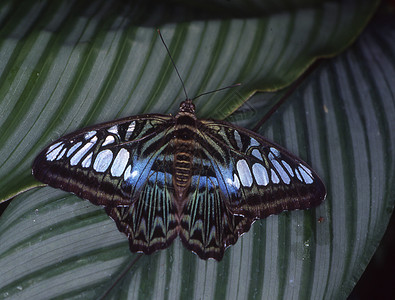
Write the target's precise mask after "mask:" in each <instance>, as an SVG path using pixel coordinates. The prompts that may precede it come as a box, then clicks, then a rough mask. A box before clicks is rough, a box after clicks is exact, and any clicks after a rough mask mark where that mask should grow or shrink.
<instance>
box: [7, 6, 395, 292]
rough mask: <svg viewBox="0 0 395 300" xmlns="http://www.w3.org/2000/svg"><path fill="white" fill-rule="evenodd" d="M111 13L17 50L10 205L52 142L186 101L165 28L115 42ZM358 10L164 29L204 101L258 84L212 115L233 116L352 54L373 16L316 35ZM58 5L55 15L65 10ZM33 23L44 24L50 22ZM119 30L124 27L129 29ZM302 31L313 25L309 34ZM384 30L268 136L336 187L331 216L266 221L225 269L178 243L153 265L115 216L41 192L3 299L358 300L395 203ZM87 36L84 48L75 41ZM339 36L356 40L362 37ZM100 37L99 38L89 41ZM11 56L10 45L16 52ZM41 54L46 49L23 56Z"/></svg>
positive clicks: (321, 79)
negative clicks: (349, 299)
mask: <svg viewBox="0 0 395 300" xmlns="http://www.w3.org/2000/svg"><path fill="white" fill-rule="evenodd" d="M40 3H42V2H40ZM93 3H98V2H93ZM104 3H105V2H103V3H102V4H103V7H101V6H100V5H98V6H96V10H97V11H98V12H101V15H100V14H99V13H97V11H96V13H97V14H94V13H93V14H92V15H89V17H87V15H85V18H86V20H85V21H86V22H85V23H84V22H83V21H84V18H83V17H75V18H74V19H73V18H72V17H70V15H69V14H70V11H73V12H74V11H75V10H71V9H69V10H67V9H66V8H67V7H66V8H62V10H60V9H58V13H59V14H60V16H63V19H67V17H68V18H71V19H72V20H69V19H68V22H67V25H68V26H65V25H64V26H65V27H62V30H59V33H58V32H56V31H55V34H52V33H51V34H50V33H48V35H49V36H50V37H49V39H52V40H53V41H55V42H56V43H50V44H49V43H44V42H43V39H44V40H45V34H44V33H43V32H42V31H38V32H34V30H33V31H32V32H31V33H29V34H27V35H26V36H25V37H24V38H23V39H21V41H20V42H19V43H20V45H19V48H20V49H19V51H17V53H14V52H12V51H11V50H9V51H8V52H7V51H3V53H4V54H3V55H6V54H9V57H10V61H9V63H8V71H9V73H4V74H6V75H7V76H9V77H7V76H6V75H3V76H4V77H3V79H4V78H5V79H7V78H9V79H8V81H4V80H3V81H1V82H2V83H4V82H6V83H4V84H3V86H2V88H1V87H0V92H1V93H2V94H1V95H5V96H4V97H3V98H2V100H1V101H2V102H1V103H0V107H1V108H2V110H1V111H0V113H2V116H1V118H0V122H2V123H1V125H2V127H1V133H2V134H1V136H0V139H1V142H2V143H1V144H0V145H1V146H0V147H1V148H0V154H2V155H0V159H2V161H1V169H0V173H1V178H2V179H1V183H0V184H1V189H0V191H1V193H2V195H3V198H4V197H7V196H8V195H13V194H15V193H18V192H21V191H22V190H24V189H26V188H28V187H29V185H34V184H35V183H34V182H33V181H32V179H31V176H30V175H28V174H29V172H30V164H31V161H32V159H33V158H34V155H35V154H36V153H37V152H38V151H39V150H40V149H41V148H42V147H43V146H44V145H45V144H47V143H48V142H49V141H50V140H51V139H53V138H56V137H59V136H60V135H62V134H63V133H65V132H69V131H71V130H73V129H75V128H78V127H81V126H83V125H87V124H93V123H95V122H98V121H105V120H108V119H111V118H114V117H117V116H125V115H128V114H135V113H140V112H143V111H144V112H168V111H172V112H175V111H176V106H177V105H178V102H179V100H177V99H182V98H183V96H182V90H181V87H180V84H179V81H178V80H177V77H176V75H175V74H174V70H173V69H172V67H171V65H169V64H168V59H167V58H166V54H165V53H164V51H163V46H162V45H161V44H160V43H159V41H158V39H157V37H156V36H155V32H154V30H153V28H152V27H150V26H146V27H139V26H137V25H134V26H131V25H130V26H129V25H128V26H126V25H125V24H123V25H124V26H119V27H116V26H112V29H113V31H109V30H108V27H109V26H107V27H105V26H104V25H102V26H101V27H100V25H97V26H98V27H99V28H98V27H96V26H94V25H95V24H100V22H98V21H97V20H96V22H94V21H95V17H96V18H97V15H99V16H101V17H102V18H104V17H103V15H105V14H106V12H107V11H108V10H110V9H109V7H108V6H107V7H106V6H104ZM350 3H351V4H352V2H347V5H345V6H341V5H340V4H336V3H332V2H331V3H328V4H326V5H323V6H320V7H319V8H314V7H310V8H309V9H306V8H303V9H299V10H292V11H291V12H282V13H281V14H280V13H278V12H277V13H276V14H273V15H268V16H266V17H265V18H262V19H250V18H246V19H243V20H240V19H237V20H232V19H228V20H225V21H222V20H216V21H213V20H210V19H208V20H207V19H205V21H196V20H192V21H190V22H184V23H182V24H177V25H176V26H175V25H172V24H170V25H163V27H162V26H161V28H162V32H163V33H164V35H165V38H166V40H167V41H168V43H169V45H170V48H171V51H172V53H173V55H174V57H175V60H176V62H177V65H178V66H179V68H180V71H181V73H182V74H183V76H184V79H185V81H186V83H187V87H188V91H189V93H192V95H195V94H198V93H199V92H202V91H206V90H210V89H213V88H216V87H220V86H223V85H226V84H229V83H233V82H238V81H242V82H243V83H244V85H243V89H241V90H238V91H237V93H235V91H229V93H227V94H225V95H222V94H221V95H218V94H216V95H213V96H212V97H210V98H204V100H203V99H199V100H198V110H199V115H200V116H202V117H207V116H216V115H217V116H218V115H219V116H221V117H225V116H227V115H228V113H229V112H231V111H233V110H234V109H235V107H237V106H238V105H239V104H240V103H241V102H243V101H244V100H245V99H246V97H247V96H248V95H250V94H252V92H253V91H254V90H256V89H265V90H275V89H277V88H279V87H281V86H284V85H287V84H289V83H291V82H292V81H293V80H294V79H295V78H296V77H297V76H298V75H299V74H300V73H301V72H302V71H303V70H304V69H306V67H307V66H308V65H309V64H310V63H311V62H312V61H313V60H314V59H315V58H317V57H320V56H327V55H330V54H334V53H336V52H338V51H340V50H341V49H343V48H344V47H345V46H346V45H347V44H348V43H349V42H350V41H351V40H352V39H353V38H354V37H355V36H356V34H357V32H359V31H360V30H361V28H362V25H363V24H364V23H365V22H366V20H367V16H369V14H364V13H363V12H366V11H369V9H368V7H369V5H368V4H365V5H366V6H365V7H364V6H363V5H361V6H360V7H356V8H355V10H354V14H352V12H353V11H352V10H351V11H349V13H350V15H349V18H350V19H348V17H347V18H346V17H344V18H341V17H338V18H337V21H336V26H333V27H332V28H337V29H334V31H333V32H332V31H330V33H328V34H327V35H326V34H322V31H320V30H318V29H316V28H317V26H319V25H320V24H324V23H325V22H323V20H324V19H325V18H323V16H325V15H326V14H328V11H327V9H328V7H329V8H330V12H331V13H332V15H331V16H332V17H333V16H334V14H333V13H335V12H338V16H341V15H342V13H341V12H342V9H344V8H347V9H350V7H351V6H350ZM336 5H338V6H337V7H338V9H335V7H336ZM43 6H45V5H43ZM47 6H49V7H50V8H51V10H52V11H53V10H54V8H53V7H52V6H55V5H54V4H51V5H49V4H47ZM373 6H374V5H371V6H370V9H371V10H372V8H373ZM90 8H91V9H90V10H87V11H90V12H92V11H95V10H94V8H95V6H90ZM46 9H47V10H49V8H48V7H47V8H46ZM63 10H64V12H63ZM30 11H32V14H33V13H34V12H36V14H37V15H40V13H39V12H40V10H39V9H36V10H34V9H32V8H30ZM37 11H38V12H37ZM77 11H78V10H77ZM110 11H111V10H110ZM117 11H118V10H117ZM119 11H121V10H119ZM62 13H63V14H62ZM136 14H137V13H136ZM25 15H30V13H29V14H27V13H26V14H22V16H25ZM125 15H126V13H125ZM158 15H159V13H157V14H156V15H155V14H154V13H153V17H152V18H153V19H155V18H156V17H158ZM78 16H81V14H80V15H78ZM295 16H299V17H298V18H297V19H298V20H299V21H298V22H296V20H295ZM309 18H310V19H309ZM32 19H33V20H34V16H31V17H30V18H25V17H23V18H22V20H24V21H25V22H26V20H30V21H31V20H32ZM48 19H50V18H48ZM57 19H62V18H57ZM125 19H127V18H125ZM159 19H160V18H159ZM334 19H336V18H334ZM343 19H347V21H344V23H342V22H341V21H342V20H343ZM92 20H93V21H92ZM105 20H107V25H108V24H122V20H123V19H122V17H121V16H119V17H113V19H112V21H113V23H111V22H110V21H108V20H109V19H107V18H105ZM287 20H288V21H289V20H292V22H290V23H289V24H288V25H287V26H273V27H269V28H271V30H272V31H270V30H264V31H262V24H266V25H267V24H280V25H284V24H286V23H287V22H286V21H287ZM350 20H353V21H352V22H351V21H350ZM89 21H90V22H93V23H95V24H90V25H86V26H85V27H83V29H81V28H80V26H81V25H80V26H78V25H76V24H75V22H81V23H82V24H87V23H89ZM32 22H33V21H32ZM42 22H43V23H44V24H47V23H45V22H50V21H49V20H46V21H42ZM117 22H118V23H117ZM124 22H125V23H126V24H128V22H127V21H125V20H124ZM156 22H157V23H158V22H159V21H156ZM273 22H274V23H273ZM284 22H285V23H284ZM328 22H329V24H332V25H334V23H331V22H330V21H329V19H328ZM154 23H155V22H154ZM299 23H303V24H305V26H307V27H305V28H303V29H300V28H299V29H298V26H300V24H299ZM350 23H352V24H353V26H349V27H348V26H347V25H349V24H350ZM306 24H307V25H306ZM308 24H310V27H309V26H308ZM317 24H318V25H317ZM325 24H327V23H325ZM357 24H359V25H357ZM327 25H328V24H327ZM327 25H326V26H325V28H328V27H327ZM13 26H14V27H15V26H16V25H15V24H14V25H13ZM41 26H42V24H41ZM52 26H55V25H52ZM103 27H104V28H103ZM114 27H115V29H114ZM377 27H378V26H377V25H374V27H373V29H371V30H370V31H368V32H366V33H365V34H364V35H363V37H362V38H361V39H360V41H359V42H358V43H357V44H356V45H355V46H354V47H353V48H352V49H350V50H348V51H347V52H346V53H344V54H342V55H341V56H340V57H339V58H337V59H334V60H332V61H330V62H328V63H324V64H323V65H322V66H321V67H320V68H319V69H318V70H316V72H314V73H313V74H312V75H310V76H309V77H308V80H307V82H306V83H305V84H304V85H303V86H301V87H299V89H298V90H297V91H296V92H295V93H293V94H292V96H291V97H290V98H289V99H288V101H287V103H286V104H285V105H283V106H282V107H281V108H280V109H279V110H278V111H277V113H276V114H275V115H274V116H273V117H272V118H271V119H270V120H269V121H268V122H266V123H265V125H264V128H263V129H262V131H261V133H262V134H264V135H265V136H267V137H269V138H271V139H273V140H275V141H276V142H278V143H280V144H282V145H284V146H286V147H287V148H288V149H290V150H291V151H292V152H294V153H295V154H298V155H300V156H301V157H302V158H303V159H305V160H306V161H308V162H309V163H310V164H311V165H312V166H313V167H314V168H315V169H316V170H317V171H318V173H319V174H321V175H322V178H323V179H324V181H325V182H326V185H327V188H328V199H327V201H326V202H325V204H323V205H321V206H320V207H318V208H317V209H314V210H310V211H295V212H290V213H284V214H282V215H279V216H272V217H269V218H267V219H265V220H261V221H258V222H256V223H255V225H253V228H252V230H251V231H250V232H249V233H247V234H245V235H244V236H243V237H242V238H241V239H240V241H239V242H238V243H237V244H236V245H235V246H233V247H231V248H230V249H229V250H227V252H226V254H225V257H224V260H223V261H221V262H220V263H217V262H215V261H202V260H200V259H198V258H197V257H196V256H194V255H193V254H191V253H190V252H188V251H186V250H185V249H184V248H183V247H182V245H181V243H179V242H178V241H176V242H175V243H174V244H173V245H172V246H171V247H170V248H169V249H167V250H164V251H160V252H158V253H155V254H153V255H150V256H140V255H139V254H131V253H130V252H129V250H128V243H127V241H126V239H125V237H124V236H123V235H122V234H121V233H119V232H118V231H117V229H116V226H115V224H114V223H113V222H112V221H111V220H110V219H108V218H107V216H106V215H105V214H104V213H103V211H102V209H101V208H99V207H95V206H93V205H91V204H90V203H89V202H87V201H83V200H81V199H79V198H76V197H74V196H72V195H70V194H67V193H64V192H61V191H58V190H54V189H52V188H48V187H46V188H41V189H35V190H33V191H29V192H25V193H23V194H22V195H20V196H18V197H17V198H15V199H14V200H13V201H12V203H11V204H10V206H9V207H8V209H7V210H6V212H5V213H4V215H3V216H1V218H0V276H1V280H0V297H5V296H9V297H14V298H19V299H22V298H53V297H63V298H77V297H78V298H81V297H82V298H97V297H101V296H103V295H106V296H108V297H112V298H114V299H120V298H138V297H139V298H147V297H150V298H154V297H155V298H170V299H174V298H181V299H184V298H187V297H188V298H207V299H209V298H214V297H216V298H226V299H244V298H261V299H289V298H293V299H309V298H310V299H336V298H337V299H341V298H345V297H346V295H347V294H348V293H349V292H350V290H351V289H352V287H353V285H354V283H355V282H356V280H357V279H358V277H359V276H360V274H361V272H362V271H363V269H364V267H365V266H366V264H367V262H368V260H369V259H370V257H371V255H372V253H373V251H374V249H375V247H376V246H377V244H378V241H379V240H380V238H381V236H382V234H383V232H384V229H385V227H386V224H387V222H388V218H389V214H390V213H391V210H392V206H393V199H394V187H393V186H392V181H393V178H394V170H395V168H394V153H393V152H394V149H395V147H394V141H395V138H394V132H395V131H394V129H395V128H394V124H393V123H394V122H392V123H391V120H392V119H393V115H394V112H395V108H394V105H395V104H394V102H395V101H394V96H393V95H394V87H393V86H392V85H391V84H390V82H389V81H387V80H386V78H393V74H394V73H395V72H394V66H393V64H391V63H390V62H392V61H394V59H393V53H394V52H395V51H394V50H395V43H394V41H393V39H390V38H389V36H391V35H392V36H393V35H394V32H395V28H386V27H378V28H377ZM21 28H23V27H21ZM237 28H238V30H236V29H237ZM308 28H311V29H312V28H315V29H314V30H312V31H311V32H310V31H308V30H307V29H308ZM318 28H319V27H318ZM329 28H331V27H330V26H329ZM20 30H23V29H20ZM78 30H80V31H78ZM273 31H274V33H273ZM76 32H78V33H81V32H82V33H83V34H82V35H80V37H79V38H76V40H72V39H71V38H70V39H67V37H72V36H74V35H77V36H78V34H76ZM306 32H309V34H306ZM336 32H342V35H345V33H344V32H346V33H347V32H348V33H347V34H348V39H347V38H344V37H343V40H342V39H341V38H340V37H339V34H340V33H338V34H336ZM89 33H91V34H92V35H91V37H90V38H86V37H85V38H81V36H83V35H84V34H85V35H87V34H89ZM347 34H346V35H347ZM23 36H24V35H23ZM130 36H132V38H130ZM274 37H275V38H274ZM339 40H340V41H339ZM12 41H13V40H12V39H11V42H12ZM328 41H329V42H328ZM8 42H10V40H7V39H6V40H5V41H4V43H3V45H8V47H11V46H10V45H9V44H8ZM88 42H89V43H88ZM25 43H28V44H25ZM29 43H30V44H29ZM85 43H86V44H85ZM22 45H23V46H22ZM26 45H30V46H29V47H30V48H29V47H28V46H26ZM31 45H33V46H31ZM34 45H36V47H37V48H38V49H41V48H40V46H41V47H43V50H42V51H37V50H36V51H33V50H32V51H27V50H23V48H26V49H28V50H30V49H35V48H34ZM43 45H44V46H43ZM48 45H52V46H48ZM48 47H50V49H48ZM51 47H52V48H51ZM16 48H18V47H17V46H16V47H15V48H12V47H11V48H7V49H16ZM3 49H4V48H3ZM279 49H280V50H279ZM287 49H289V50H287ZM298 49H299V50H298ZM0 50H1V49H0ZM291 50H293V51H291ZM302 50H303V51H302ZM14 51H15V50H14ZM24 51H25V52H26V53H23V52H24ZM22 54H23V55H22ZM29 55H30V56H29ZM276 57H277V59H276ZM18 58H19V59H18ZM296 58H297V59H296ZM35 59H36V60H35ZM31 60H33V62H35V63H34V64H33V66H35V67H31V66H32V64H29V63H28V62H31ZM13 64H15V65H14V67H13V68H15V71H14V72H10V71H11V70H13V68H12V66H13ZM37 66H38V67H37ZM5 69H6V68H5ZM220 69H222V71H221V70H220ZM32 70H33V71H39V72H38V73H39V74H38V75H39V76H38V77H34V76H33V75H35V73H33V71H32ZM136 70H137V71H136ZM223 70H225V71H223ZM18 74H19V75H18ZM26 74H27V75H26ZM185 74H186V75H185ZM391 76H392V77H391ZM41 78H43V79H41ZM15 80H16V81H15ZM18 84H19V85H18ZM4 85H7V86H4ZM171 87H174V88H173V89H172V88H171ZM281 94H283V92H280V93H272V94H264V95H262V97H261V95H258V96H256V97H254V98H253V99H251V100H250V101H248V102H247V105H246V106H244V107H243V109H244V108H247V110H245V109H244V110H239V111H238V112H237V113H235V114H233V115H232V117H233V119H238V120H239V119H241V120H239V121H238V122H239V123H240V124H243V125H244V126H247V127H252V126H253V125H254V124H255V123H256V121H257V120H259V118H261V117H262V106H264V105H265V104H266V103H267V101H268V100H267V99H270V100H271V101H274V100H275V99H276V98H278V96H279V95H281ZM13 95H14V98H13V97H12V96H13ZM7 96H8V97H7ZM26 99H28V100H26ZM142 99H146V100H144V101H143V100H142ZM170 99H171V101H170ZM3 108H4V110H3ZM12 116H13V117H14V118H13V117H12ZM3 117H4V118H3ZM31 118H33V120H34V121H32V120H31ZM391 118H392V119H391ZM18 120H19V121H18ZM21 120H25V122H21ZM3 121H4V122H3ZM21 133H23V134H21ZM8 153H10V154H8ZM357 179H358V180H357ZM124 271H125V273H123V272H124Z"/></svg>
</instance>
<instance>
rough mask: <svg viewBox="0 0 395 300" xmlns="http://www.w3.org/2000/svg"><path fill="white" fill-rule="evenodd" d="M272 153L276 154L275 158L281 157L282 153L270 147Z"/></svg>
mask: <svg viewBox="0 0 395 300" xmlns="http://www.w3.org/2000/svg"><path fill="white" fill-rule="evenodd" d="M270 151H271V152H272V153H273V154H274V156H275V157H280V151H278V150H277V149H276V148H273V147H270Z"/></svg>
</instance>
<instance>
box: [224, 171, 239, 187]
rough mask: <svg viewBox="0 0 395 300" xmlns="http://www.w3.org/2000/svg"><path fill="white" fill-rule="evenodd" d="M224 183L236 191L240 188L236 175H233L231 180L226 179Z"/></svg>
mask: <svg viewBox="0 0 395 300" xmlns="http://www.w3.org/2000/svg"><path fill="white" fill-rule="evenodd" d="M226 183H227V184H228V185H230V186H232V187H234V188H236V189H237V190H238V189H239V188H240V181H239V178H238V177H237V175H236V174H233V180H232V178H226Z"/></svg>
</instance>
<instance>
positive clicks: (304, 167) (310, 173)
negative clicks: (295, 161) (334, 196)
mask: <svg viewBox="0 0 395 300" xmlns="http://www.w3.org/2000/svg"><path fill="white" fill-rule="evenodd" d="M299 166H301V167H302V168H303V170H305V171H306V173H307V174H309V175H310V176H311V177H313V173H312V172H311V170H310V169H308V168H307V167H306V166H304V165H302V164H299Z"/></svg>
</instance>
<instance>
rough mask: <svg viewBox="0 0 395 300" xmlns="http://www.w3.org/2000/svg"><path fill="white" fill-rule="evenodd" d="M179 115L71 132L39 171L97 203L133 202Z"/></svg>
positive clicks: (45, 154) (39, 163)
mask: <svg viewBox="0 0 395 300" xmlns="http://www.w3.org/2000/svg"><path fill="white" fill-rule="evenodd" d="M173 123H174V121H173V118H172V117H170V116H163V115H142V116H135V117H130V118H125V119H121V120H118V121H114V122H109V123H104V124H101V125H97V126H94V127H90V128H85V129H83V130H80V131H77V132H75V133H72V134H69V135H66V136H64V137H62V138H60V139H58V140H57V141H55V142H53V143H52V144H51V145H49V146H48V147H47V148H46V149H44V150H43V151H42V152H41V153H40V154H39V155H38V156H37V158H36V159H35V161H34V163H33V174H34V176H35V177H36V178H37V179H38V180H40V181H42V182H44V183H47V184H49V185H50V186H52V187H56V188H60V189H62V190H65V191H68V192H72V193H74V194H76V195H77V196H79V197H81V198H84V199H87V200H89V201H91V202H92V203H94V204H98V205H106V206H115V205H118V204H129V203H130V202H131V201H132V200H133V199H134V198H135V197H134V194H136V193H138V191H139V190H140V189H141V188H142V187H143V185H144V184H145V182H146V180H147V177H148V175H149V171H150V166H151V165H152V164H153V162H154V160H155V157H156V156H157V155H158V154H159V153H160V151H161V149H162V148H163V147H165V145H166V141H165V140H164V137H166V136H168V135H167V133H168V131H169V130H171V129H172V127H173V125H174V124H173Z"/></svg>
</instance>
